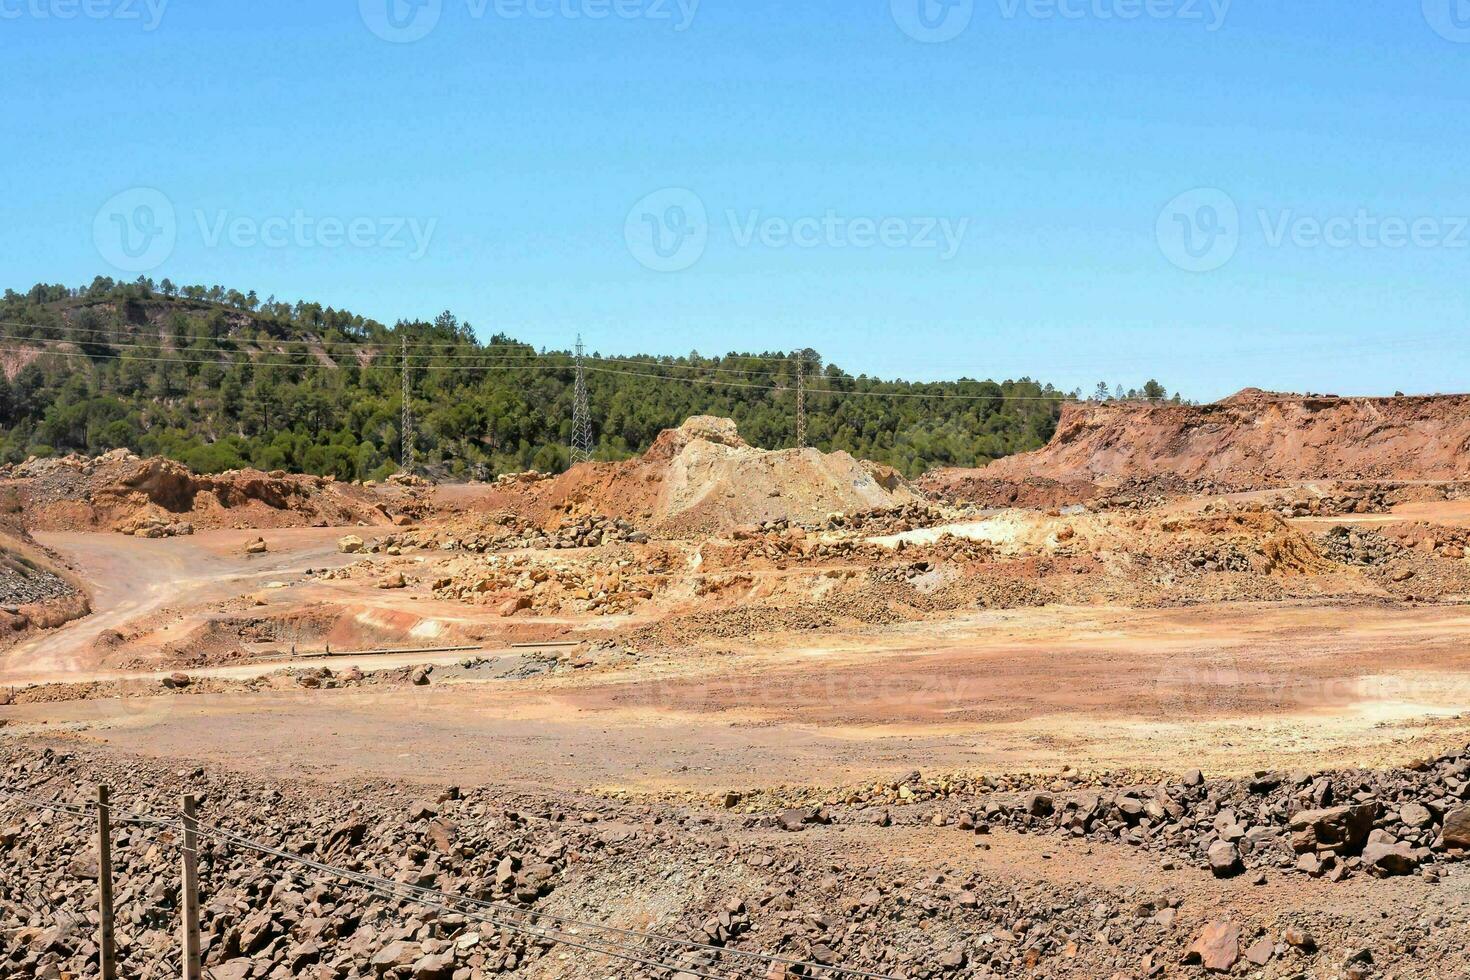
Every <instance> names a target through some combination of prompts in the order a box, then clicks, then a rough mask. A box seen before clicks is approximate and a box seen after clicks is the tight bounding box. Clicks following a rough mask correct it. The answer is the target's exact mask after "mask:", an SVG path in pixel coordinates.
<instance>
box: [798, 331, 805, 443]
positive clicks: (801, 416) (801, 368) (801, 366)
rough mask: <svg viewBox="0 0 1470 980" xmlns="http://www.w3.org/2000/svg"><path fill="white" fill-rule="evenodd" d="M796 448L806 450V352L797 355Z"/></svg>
mask: <svg viewBox="0 0 1470 980" xmlns="http://www.w3.org/2000/svg"><path fill="white" fill-rule="evenodd" d="M796 448H798V449H805V448H806V351H804V350H803V351H799V352H798V353H797V355H796Z"/></svg>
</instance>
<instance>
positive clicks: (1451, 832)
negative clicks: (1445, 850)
mask: <svg viewBox="0 0 1470 980" xmlns="http://www.w3.org/2000/svg"><path fill="white" fill-rule="evenodd" d="M1444 842H1445V844H1446V845H1447V846H1449V847H1457V848H1470V806H1462V807H1460V808H1459V809H1458V810H1451V811H1450V812H1448V813H1446V814H1445V815H1444Z"/></svg>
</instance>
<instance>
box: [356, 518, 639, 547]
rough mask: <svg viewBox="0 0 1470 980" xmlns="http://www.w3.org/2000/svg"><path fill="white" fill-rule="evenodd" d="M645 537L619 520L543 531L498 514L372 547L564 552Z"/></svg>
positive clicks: (413, 533) (587, 520) (571, 523)
mask: <svg viewBox="0 0 1470 980" xmlns="http://www.w3.org/2000/svg"><path fill="white" fill-rule="evenodd" d="M648 541H649V537H648V535H647V534H646V533H644V532H642V531H639V530H637V529H636V528H635V527H634V526H633V525H632V524H631V523H630V522H629V521H626V520H624V519H622V518H610V517H597V516H590V515H589V516H584V517H580V518H577V519H575V520H571V521H569V522H567V523H564V524H562V525H561V526H559V527H557V528H554V529H552V530H545V529H543V528H541V527H539V526H537V525H536V524H534V523H531V522H529V521H525V520H522V519H521V518H519V517H516V516H515V515H513V514H499V515H496V516H495V517H493V518H491V519H490V521H488V522H486V523H484V524H481V525H480V526H478V527H464V528H460V529H453V528H450V529H439V530H428V529H416V530H412V531H404V532H399V533H396V534H390V535H387V536H385V537H383V538H381V539H379V540H378V541H377V542H376V543H375V544H374V550H376V551H388V550H390V549H392V548H398V549H399V550H400V551H401V550H403V549H405V548H424V549H429V550H435V551H468V552H472V553H474V554H485V553H488V552H495V551H514V550H518V549H529V550H566V549H573V548H598V547H602V546H604V545H612V544H647V543H648Z"/></svg>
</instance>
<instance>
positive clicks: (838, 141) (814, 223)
mask: <svg viewBox="0 0 1470 980" xmlns="http://www.w3.org/2000/svg"><path fill="white" fill-rule="evenodd" d="M390 4H391V6H390ZM0 63H3V65H4V76H5V95H6V97H5V110H4V112H5V126H4V134H5V135H4V137H3V141H0V149H3V152H0V180H3V184H4V187H5V188H6V190H7V193H6V195H5V204H4V209H3V214H4V220H3V221H0V272H3V274H0V286H11V287H13V288H16V289H22V288H25V287H28V286H29V285H31V284H32V283H34V282H36V281H47V282H66V283H68V284H73V285H75V284H84V283H86V282H89V281H90V280H91V278H92V277H93V276H94V275H98V274H106V275H112V276H115V277H125V278H128V279H131V278H134V277H136V275H137V271H136V269H137V267H139V266H140V265H141V266H142V267H144V268H145V269H146V271H147V273H148V274H149V275H151V276H153V277H154V278H155V279H162V278H163V277H165V276H169V277H172V278H173V279H174V280H175V281H177V282H180V283H186V282H187V283H192V282H203V283H206V284H213V283H216V282H218V283H220V284H223V285H225V286H227V287H234V288H239V289H242V290H248V289H255V290H257V291H258V292H259V294H260V296H261V297H262V298H263V297H265V296H267V295H270V294H274V295H276V296H277V297H279V298H282V299H291V300H295V299H314V300H318V301H320V302H323V303H325V304H329V305H336V306H340V307H347V308H349V309H352V310H354V311H357V312H361V313H363V314H366V315H369V316H372V317H375V318H377V319H380V320H383V321H385V322H392V321H393V320H394V319H396V318H398V317H400V316H416V317H431V316H433V315H434V314H435V313H437V312H438V311H440V310H442V309H446V308H447V309H451V310H453V311H454V312H456V313H457V314H459V315H460V316H461V318H464V319H468V320H470V321H471V322H473V323H474V324H475V325H476V327H477V328H478V329H479V330H480V332H481V334H482V335H488V333H490V332H492V331H505V332H509V333H511V334H513V335H515V336H517V337H519V338H522V339H525V340H527V341H530V342H532V343H536V344H538V345H541V344H544V345H548V346H554V347H566V346H568V345H569V344H570V343H571V340H572V337H573V335H574V334H576V333H577V332H578V331H581V332H582V333H583V334H585V335H586V338H587V341H588V344H589V345H590V346H591V347H592V348H593V349H596V350H598V351H601V352H604V353H612V352H619V353H625V352H650V353H684V352H688V351H690V350H693V349H697V350H699V351H701V352H703V353H721V352H724V351H727V350H730V349H739V350H778V349H780V350H787V349H792V348H795V347H798V346H811V347H814V348H817V349H818V350H820V351H821V352H822V353H823V354H824V355H826V356H827V357H828V358H829V359H830V360H833V361H835V362H837V363H839V364H840V365H842V366H843V367H845V368H847V369H848V370H851V371H854V372H868V373H874V374H880V375H883V376H902V377H907V378H915V379H932V378H953V377H958V376H962V375H963V376H972V377H989V376H995V377H1015V376H1020V375H1031V376H1033V377H1038V378H1041V379H1044V380H1051V381H1054V382H1055V383H1057V384H1058V385H1060V386H1062V387H1065V388H1071V387H1074V386H1080V387H1083V388H1084V389H1086V390H1089V391H1090V390H1091V388H1092V387H1093V385H1094V384H1095V383H1096V382H1097V381H1098V380H1106V381H1108V382H1109V383H1112V382H1122V383H1124V384H1125V386H1133V385H1138V384H1141V382H1142V381H1144V380H1145V379H1147V378H1149V377H1151V376H1157V377H1158V378H1159V379H1160V380H1162V381H1164V382H1165V384H1167V385H1168V386H1169V387H1170V388H1171V389H1174V388H1180V389H1182V390H1183V391H1184V393H1185V394H1186V395H1188V396H1191V397H1196V398H1202V399H1207V398H1214V397H1217V396H1220V395H1223V394H1227V393H1229V392H1231V391H1233V390H1235V389H1237V388H1240V387H1243V386H1246V385H1258V386H1262V387H1275V388H1286V389H1296V390H1312V391H1318V392H1340V393H1344V394H1347V393H1370V392H1385V393H1387V392H1392V391H1394V390H1395V389H1402V390H1405V391H1409V392H1431V391H1438V390H1444V391H1451V390H1453V391H1461V390H1467V389H1470V373H1467V370H1470V354H1467V352H1466V346H1467V345H1466V339H1467V338H1466V320H1467V316H1466V314H1467V307H1470V304H1467V300H1466V290H1467V287H1470V276H1467V272H1470V227H1467V226H1466V225H1467V218H1470V177H1467V165H1470V154H1467V152H1466V151H1467V146H1470V139H1467V134H1470V98H1467V96H1470V2H1465V0H1422V3H1421V0H1393V2H1389V0H1367V2H1348V0H1290V2H1281V0H1236V2H1233V3H1226V2H1225V0H1213V2H1212V0H1030V2H1026V0H973V2H967V0H805V2H791V0H699V2H698V3H695V2H694V0H310V2H306V0H250V2H248V3H243V2H228V0H171V2H165V0H0Z"/></svg>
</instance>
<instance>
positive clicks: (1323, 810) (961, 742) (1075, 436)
mask: <svg viewBox="0 0 1470 980" xmlns="http://www.w3.org/2000/svg"><path fill="white" fill-rule="evenodd" d="M1462 406H1463V399H1441V400H1434V399H1410V400H1391V399H1383V400H1364V399H1317V398H1292V397H1289V396H1276V395H1266V394H1264V393H1245V394H1243V395H1242V396H1238V397H1237V398H1235V399H1231V400H1229V401H1227V402H1226V403H1222V404H1221V405H1218V406H1206V407H1203V408H1194V407H1189V406H1115V405H1108V406H1074V407H1069V408H1068V409H1067V413H1066V415H1065V416H1064V418H1063V423H1062V427H1061V428H1060V429H1059V431H1058V433H1057V436H1056V438H1055V439H1054V441H1053V443H1052V445H1051V446H1049V447H1048V448H1047V449H1044V450H1041V451H1040V452H1038V453H1035V454H1030V455H1028V456H1025V457H1017V458H1015V459H1011V460H1003V461H1001V462H999V463H997V464H994V465H993V466H991V467H989V468H987V469H985V470H980V471H963V472H956V471H944V472H938V473H933V474H929V475H928V476H926V477H925V478H924V479H922V480H920V481H918V482H917V483H915V484H912V485H911V484H909V483H907V482H906V481H904V480H903V479H902V478H901V477H899V476H898V474H896V473H894V472H893V471H891V470H888V469H886V468H884V467H880V466H875V465H872V464H867V463H863V462H861V461H858V460H854V459H852V458H850V457H847V456H845V455H841V454H835V455H824V454H822V453H820V452H818V451H817V450H787V451H783V452H774V453H771V452H763V451H760V450H757V449H753V448H751V447H749V446H748V445H746V444H745V443H744V441H743V440H742V439H741V438H740V436H739V434H738V433H736V432H735V430H734V427H733V425H732V424H730V423H729V422H728V421H725V420H719V419H707V418H701V419H692V420H690V422H689V423H688V424H686V425H685V426H684V427H682V428H681V429H678V430H671V431H670V432H668V433H665V434H664V436H663V437H661V438H660V439H659V440H658V442H657V444H656V445H655V446H654V447H653V448H652V449H651V450H650V451H649V452H648V453H647V454H645V455H644V456H643V457H641V458H638V459H635V460H631V461H628V462H625V463H616V464H586V465H584V466H581V467H578V468H576V469H574V470H572V471H571V472H569V473H567V474H563V475H561V476H558V477H547V476H543V475H540V474H517V475H509V476H505V477H502V478H500V479H499V480H497V481H495V482H493V483H488V484H472V485H459V486H433V485H430V484H427V483H425V482H423V481H421V480H418V479H416V478H401V479H395V480H393V481H389V482H387V483H384V484H381V485H345V484H340V483H337V482H335V481H331V480H329V479H318V478H308V477H299V476H290V475H287V474H281V473H274V474H271V473H258V472H240V473H226V474H220V475H217V476H209V477H205V476H198V475H195V474H192V473H189V472H188V471H187V470H184V469H183V468H182V467H178V466H177V465H176V464H172V463H167V462H164V461H161V460H142V459H137V458H136V457H130V456H128V455H127V454H125V453H114V454H109V455H108V456H106V457H101V458H99V459H95V460H90V459H81V458H76V457H70V458H66V459H57V460H37V461H31V462H29V463H26V464H22V465H20V466H16V467H10V468H6V469H5V470H4V471H0V501H3V502H5V503H6V506H7V508H8V510H9V513H8V514H7V521H8V522H9V523H8V524H7V528H6V529H5V531H4V537H3V538H0V555H3V556H5V558H6V560H5V562H4V563H3V565H0V608H3V610H4V612H5V614H6V615H8V616H10V617H11V618H10V620H9V621H8V622H7V623H6V624H4V625H7V626H8V632H6V633H5V636H4V638H3V640H0V704H3V706H0V739H3V741H0V751H3V753H4V757H3V768H0V794H6V795H0V857H3V859H4V864H3V867H4V869H5V870H4V874H3V877H0V976H9V975H15V976H37V977H48V978H60V977H69V976H86V975H95V957H96V948H95V943H94V938H95V935H94V933H95V930H94V928H93V926H92V925H91V924H89V923H88V921H87V918H86V916H87V915H88V913H89V911H90V909H91V904H90V903H91V902H92V892H93V890H94V888H95V884H94V880H95V875H96V871H95V867H94V866H93V867H89V866H88V856H89V854H90V853H91V852H90V850H89V848H90V844H88V843H87V839H86V837H85V835H86V833H87V830H86V827H87V826H88V823H87V821H88V820H89V819H90V814H89V812H88V811H87V809H86V804H87V801H88V800H89V799H90V798H91V794H92V793H93V792H94V790H93V789H92V787H93V786H94V784H96V783H98V782H106V783H107V784H109V785H110V786H111V787H112V790H113V793H114V796H115V797H116V799H117V802H118V805H119V806H120V807H122V808H125V809H127V810H130V811H133V812H135V813H137V814H143V815H146V818H145V819H142V822H139V823H136V825H128V828H127V830H126V832H125V839H124V841H123V843H122V844H121V845H120V847H119V851H118V855H117V856H116V858H115V862H114V863H115V864H116V865H117V867H118V873H119V881H120V883H121V884H120V886H119V887H120V888H124V889H126V892H127V899H128V902H129V903H130V904H129V909H128V912H127V919H126V927H125V928H120V930H119V931H120V937H119V940H120V945H121V946H122V947H123V952H124V955H125V957H126V960H125V962H126V964H127V968H128V970H129V971H130V972H127V973H126V975H127V976H137V977H158V976H164V975H169V974H174V973H176V972H177V968H176V965H175V964H176V959H175V960H171V959H170V957H171V956H175V957H176V951H175V949H174V947H175V945H176V942H175V936H176V934H177V914H178V912H177V900H178V899H177V876H176V873H175V870H174V869H175V866H176V864H177V861H176V857H177V854H178V847H179V841H178V839H177V830H176V827H175V826H174V825H173V823H172V820H173V818H174V816H175V815H176V811H177V797H178V794H179V793H180V792H181V791H185V790H187V791H192V792H195V793H197V794H198V795H199V796H200V797H201V798H202V800H203V805H204V812H205V819H206V821H207V823H208V825H209V826H211V827H213V828H215V831H214V832H215V834H216V836H211V837H209V838H208V839H207V840H206V842H205V847H204V849H203V851H202V856H203V859H204V861H205V875H204V887H205V889H206V892H207V894H206V896H205V905H206V911H205V916H204V918H205V936H206V963H207V964H208V965H209V967H210V970H211V971H212V972H213V973H214V975H215V976H216V977H218V978H220V980H227V978H235V980H256V978H275V977H291V976H310V977H322V978H328V977H330V978H333V980H346V978H352V977H389V978H393V980H404V978H411V980H474V978H479V977H486V976H492V975H499V974H511V975H523V976H545V977H552V976H587V977H593V976H597V977H605V976H649V977H660V978H667V977H674V976H679V977H681V980H682V977H684V976H718V977H744V976H752V977H765V976H782V975H784V974H786V973H788V972H789V973H791V974H792V975H802V976H830V977H840V976H853V975H855V974H854V973H853V972H851V971H859V972H860V973H866V974H869V975H874V976H890V977H938V976H989V975H1000V976H1013V975H1014V976H1021V975H1027V976H1032V975H1034V976H1064V977H1111V976H1121V977H1153V976H1194V975H1202V974H1205V973H1236V974H1243V975H1252V976H1256V975H1259V976H1265V977H1296V976H1311V977H1337V976H1354V977H1359V976H1398V977H1405V976H1423V977H1440V976H1445V977H1449V976H1462V975H1465V971H1466V970H1467V969H1470V961H1467V958H1466V954H1465V952H1464V950H1463V942H1462V941H1461V940H1460V937H1461V936H1463V934H1464V930H1465V928H1466V926H1467V925H1470V874H1466V873H1465V869H1466V867H1467V865H1465V864H1462V863H1461V861H1460V859H1461V857H1462V854H1463V851H1462V849H1463V848H1470V756H1467V755H1466V747H1467V745H1470V714H1466V711H1467V707H1470V647H1467V645H1466V643H1465V642H1464V640H1465V638H1466V637H1467V636H1470V558H1467V548H1470V483H1462V482H1460V480H1461V479H1462V478H1464V477H1466V476H1467V469H1466V464H1465V460H1466V456H1465V453H1464V448H1465V447H1464V445H1463V441H1464V440H1463V437H1462V435H1461V430H1462V428H1463V426H1462V423H1461V421H1460V419H1461V416H1462V415H1463V412H1462V411H1461V408H1462ZM1252 420H1254V422H1255V423H1259V424H1248V423H1251V422H1252ZM43 804H44V805H43ZM47 806H50V807H59V808H60V811H58V810H57V809H47V808H46V807H47ZM159 816H163V817H167V818H168V819H167V820H166V821H165V822H163V823H157V822H151V821H152V819H153V818H155V817H159ZM78 835H81V836H78ZM242 840H244V841H247V842H253V844H255V845H257V846H264V847H269V848H272V849H279V850H281V851H285V852H290V854H295V855H298V856H301V857H305V858H308V859H310V860H314V861H316V862H319V863H318V865H317V866H314V867H313V866H308V865H304V864H299V863H295V864H293V863H292V860H291V859H290V857H289V856H282V855H281V854H279V853H266V852H263V851H260V850H251V849H250V847H249V846H248V845H247V844H242V843H241V841H242ZM93 862H94V864H95V859H93ZM334 869H335V871H336V872H338V873H340V874H357V875H358V878H350V877H349V878H342V877H340V874H339V875H338V876H337V877H334ZM364 875H366V876H368V879H370V880H367V881H365V880H364V879H363V877H362V876H364ZM384 882H387V883H388V884H386V885H385V884H383V883H384ZM403 888H406V889H408V890H409V893H408V894H407V895H406V896H405V894H404V893H401V892H395V891H394V889H403ZM413 889H420V890H419V891H413ZM558 916H560V917H563V918H557V917H558ZM570 920H575V921H574V922H573V921H570ZM616 930H624V931H622V932H619V931H616ZM844 971H848V972H844Z"/></svg>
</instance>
